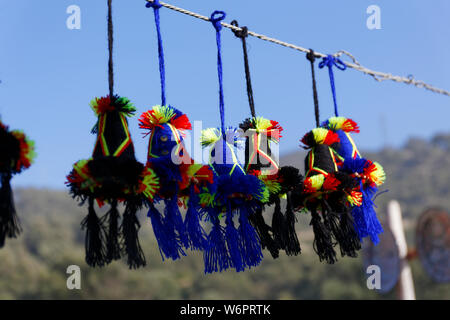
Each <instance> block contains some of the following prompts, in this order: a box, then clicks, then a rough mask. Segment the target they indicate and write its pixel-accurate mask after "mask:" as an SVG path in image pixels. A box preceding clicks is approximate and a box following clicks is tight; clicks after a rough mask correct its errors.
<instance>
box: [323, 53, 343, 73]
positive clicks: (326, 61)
mask: <svg viewBox="0 0 450 320" xmlns="http://www.w3.org/2000/svg"><path fill="white" fill-rule="evenodd" d="M325 66H327V67H328V68H332V67H333V66H335V67H337V68H338V69H339V70H345V69H347V66H346V64H345V63H344V62H342V60H341V59H339V58H338V57H334V56H332V55H331V54H329V55H327V56H326V57H323V59H322V61H320V63H319V68H321V69H322V68H323V67H325Z"/></svg>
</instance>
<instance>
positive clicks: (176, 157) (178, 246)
mask: <svg viewBox="0 0 450 320" xmlns="http://www.w3.org/2000/svg"><path fill="white" fill-rule="evenodd" d="M146 7H147V8H153V10H154V16H155V25H156V31H157V38H158V55H159V67H160V80H161V100H162V101H161V105H157V106H154V107H153V108H152V109H151V110H149V111H146V112H144V113H143V114H142V115H141V117H140V119H139V127H140V128H141V129H145V130H148V131H147V132H146V135H149V142H148V154H147V165H146V166H147V167H148V168H151V169H152V170H154V171H155V172H156V174H157V176H158V177H159V182H160V189H159V190H158V193H157V194H156V196H155V201H156V202H159V201H163V202H164V205H165V208H164V214H162V213H160V212H159V211H158V209H157V208H156V207H155V206H154V205H153V204H151V205H150V209H149V212H148V216H149V217H150V219H151V222H152V227H153V231H154V234H155V237H156V239H157V241H158V246H159V250H160V253H161V257H162V259H163V260H164V258H170V259H173V260H176V259H178V258H180V257H181V256H183V255H186V253H185V251H184V249H185V248H190V249H192V250H203V249H204V246H205V243H206V238H205V237H206V235H205V231H204V230H203V228H202V226H201V224H200V216H199V197H198V193H199V191H200V190H199V187H200V186H202V185H203V184H205V183H208V182H209V183H212V171H211V170H210V169H209V167H208V166H203V165H199V164H195V163H194V161H193V160H192V159H191V158H190V156H189V154H188V152H187V150H186V148H185V146H184V143H183V138H184V136H185V133H186V130H191V129H192V126H191V123H190V121H189V118H188V117H187V115H185V114H183V113H182V112H181V111H179V110H178V109H176V108H174V107H172V106H170V105H166V95H165V66H164V52H163V46H162V37H161V31H160V16H159V9H160V8H161V4H160V3H159V1H153V2H152V3H147V4H146ZM186 200H187V207H188V209H187V212H186V217H185V221H183V218H182V215H181V212H180V206H179V205H180V204H185V202H186Z"/></svg>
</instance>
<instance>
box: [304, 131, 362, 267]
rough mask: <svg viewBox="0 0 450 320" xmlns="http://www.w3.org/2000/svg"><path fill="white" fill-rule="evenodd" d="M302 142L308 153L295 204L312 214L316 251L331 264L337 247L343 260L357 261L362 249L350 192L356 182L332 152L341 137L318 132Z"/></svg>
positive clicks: (310, 134)
mask: <svg viewBox="0 0 450 320" xmlns="http://www.w3.org/2000/svg"><path fill="white" fill-rule="evenodd" d="M301 141H302V143H303V144H305V145H306V147H305V148H307V149H309V151H308V154H307V156H306V158H305V170H306V174H305V181H304V186H303V193H302V194H301V195H300V199H301V201H299V199H297V201H296V203H299V202H300V203H302V204H303V206H304V207H305V208H306V209H307V210H309V211H310V212H311V217H312V219H311V225H312V226H313V231H314V235H315V238H314V249H315V251H316V253H317V254H318V255H319V258H320V260H321V261H322V260H326V261H327V262H328V263H334V262H335V261H336V253H335V251H334V248H333V247H334V245H335V244H336V243H337V244H339V247H340V251H341V255H342V256H344V255H348V256H351V257H354V256H356V251H357V250H359V249H360V248H361V245H360V242H359V239H358V237H357V234H356V232H355V230H354V227H353V220H352V217H351V215H350V204H349V202H348V190H353V189H354V181H353V179H352V178H351V177H350V176H348V175H346V174H344V173H342V172H339V171H338V164H337V160H336V159H337V155H336V154H335V152H334V150H333V148H337V147H338V145H339V137H338V135H337V134H336V133H334V132H333V131H331V130H327V129H325V128H315V129H313V130H311V131H310V132H308V133H307V134H306V135H305V136H304V137H303V139H302V140H301ZM353 197H358V195H357V194H353ZM319 212H320V214H319Z"/></svg>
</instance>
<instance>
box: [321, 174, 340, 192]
mask: <svg viewBox="0 0 450 320" xmlns="http://www.w3.org/2000/svg"><path fill="white" fill-rule="evenodd" d="M340 184H341V182H340V181H339V180H338V179H336V177H335V176H334V175H333V174H329V175H328V176H326V177H325V181H324V182H323V189H324V190H326V191H336V189H337V187H338V186H339V185H340Z"/></svg>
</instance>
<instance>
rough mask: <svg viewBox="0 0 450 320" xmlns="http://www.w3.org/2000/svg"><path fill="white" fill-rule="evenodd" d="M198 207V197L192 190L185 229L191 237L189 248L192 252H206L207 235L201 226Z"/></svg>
mask: <svg viewBox="0 0 450 320" xmlns="http://www.w3.org/2000/svg"><path fill="white" fill-rule="evenodd" d="M197 207H198V196H197V195H196V194H195V192H193V191H192V190H191V195H190V197H189V202H188V209H187V212H186V217H185V219H184V227H185V230H186V232H187V234H188V235H189V247H190V248H191V250H204V249H205V247H206V233H205V230H204V229H203V227H202V225H201V224H200V214H199V212H198V210H197Z"/></svg>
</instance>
